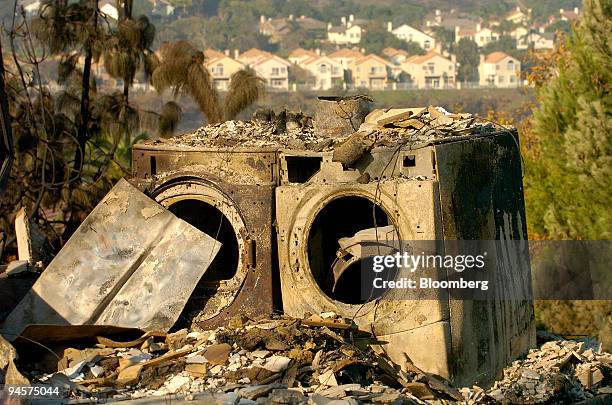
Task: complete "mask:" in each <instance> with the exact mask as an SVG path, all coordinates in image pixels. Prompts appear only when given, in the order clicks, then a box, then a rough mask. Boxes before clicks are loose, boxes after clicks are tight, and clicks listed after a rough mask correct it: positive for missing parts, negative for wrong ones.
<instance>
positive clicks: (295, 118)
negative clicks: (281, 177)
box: [153, 112, 330, 150]
mask: <svg viewBox="0 0 612 405" xmlns="http://www.w3.org/2000/svg"><path fill="white" fill-rule="evenodd" d="M153 144H156V145H157V144H159V145H162V144H165V145H175V146H182V147H214V148H233V147H259V148H265V147H276V148H278V147H284V148H292V149H307V150H322V149H323V148H324V147H326V146H328V145H329V144H330V142H325V140H324V139H323V138H322V137H317V136H316V135H315V133H314V129H313V126H312V119H311V118H310V117H307V116H303V115H302V114H301V113H287V112H283V113H281V114H279V115H278V116H274V113H273V112H268V114H267V115H266V114H263V113H259V112H256V113H255V115H254V117H253V119H252V120H250V121H226V122H223V123H219V124H212V125H206V126H203V127H201V128H198V129H197V130H195V132H193V133H191V134H184V135H180V136H176V137H173V138H168V139H159V140H156V141H153Z"/></svg>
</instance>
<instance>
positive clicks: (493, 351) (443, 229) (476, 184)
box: [276, 130, 535, 384]
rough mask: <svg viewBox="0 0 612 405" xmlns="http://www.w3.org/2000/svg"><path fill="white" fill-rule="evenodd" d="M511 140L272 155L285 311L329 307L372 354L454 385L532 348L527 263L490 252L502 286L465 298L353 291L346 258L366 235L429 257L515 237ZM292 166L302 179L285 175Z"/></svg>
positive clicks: (516, 186) (519, 229) (434, 274)
mask: <svg viewBox="0 0 612 405" xmlns="http://www.w3.org/2000/svg"><path fill="white" fill-rule="evenodd" d="M517 146H518V143H517V139H516V133H515V132H510V131H507V130H505V131H499V132H495V133H490V134H488V135H478V136H467V137H466V136H462V137H452V136H449V137H446V138H443V139H438V140H435V141H432V142H422V143H421V144H419V145H406V146H403V147H380V148H376V149H374V150H372V151H371V152H370V153H366V154H365V155H363V156H362V157H361V158H360V159H359V160H358V161H357V162H355V164H353V165H352V167H351V168H350V169H346V168H343V166H342V164H340V163H338V162H334V161H333V159H332V154H331V153H319V154H317V153H294V152H285V153H282V154H281V155H280V166H281V169H283V170H286V169H289V171H288V173H285V172H281V178H280V181H281V185H280V186H279V187H278V188H277V189H276V207H277V213H276V221H277V226H278V229H277V237H278V251H279V268H280V278H281V288H282V299H283V309H284V311H285V312H286V313H287V314H289V315H292V316H296V317H302V316H305V315H307V314H316V313H321V312H326V311H333V312H336V313H338V314H340V315H341V316H343V317H346V318H350V319H354V320H355V322H356V323H357V325H358V326H359V327H360V328H361V329H364V330H366V331H369V332H373V333H374V334H375V335H376V337H377V338H378V340H379V341H381V342H385V343H384V344H381V345H380V346H379V349H380V350H382V351H384V352H386V354H387V355H389V357H390V358H391V359H392V360H393V361H394V362H395V363H397V364H400V365H406V364H407V363H406V362H407V359H410V361H411V362H413V363H414V364H415V365H417V366H418V367H420V368H421V369H423V370H426V371H428V372H433V373H436V374H439V375H441V376H444V377H446V378H449V379H451V380H453V381H454V382H456V383H458V384H472V383H485V384H486V383H487V382H490V381H492V380H493V379H494V378H495V376H496V374H497V373H499V372H500V371H501V370H502V369H503V367H504V366H505V365H507V364H508V363H509V362H510V361H512V360H513V359H515V358H517V357H518V356H520V355H522V354H524V353H526V352H527V350H528V349H529V348H530V347H531V346H532V345H533V344H534V343H535V329H534V318H533V306H532V304H531V301H529V300H528V299H526V296H527V295H528V294H527V292H528V291H529V289H530V272H529V265H528V261H527V262H521V263H512V262H508V260H507V259H506V256H505V255H504V253H505V252H497V254H495V252H492V254H491V255H490V257H489V258H488V259H489V260H490V261H491V263H493V266H495V268H499V269H501V270H500V271H499V272H498V273H499V274H496V277H498V281H499V283H500V284H501V285H504V286H505V289H503V290H502V291H499V290H497V291H496V294H499V295H498V296H492V297H488V298H487V299H485V300H480V301H475V300H464V299H457V298H456V297H453V296H452V295H450V294H449V293H448V291H447V290H445V289H436V290H433V291H429V292H427V293H425V292H423V294H424V295H421V296H419V295H418V294H420V293H416V294H417V295H412V296H411V298H410V299H405V298H404V296H402V295H399V294H400V292H399V291H398V290H389V291H387V292H384V296H375V295H372V294H370V295H368V294H363V291H364V290H363V285H360V283H362V282H363V280H364V278H363V274H361V272H363V271H364V269H363V268H361V266H360V265H359V262H360V260H359V259H364V258H359V257H357V260H356V259H355V255H358V254H359V252H360V249H361V248H363V246H364V244H365V243H368V242H369V243H371V242H372V241H373V240H374V241H376V243H379V244H381V247H382V250H383V251H384V250H385V249H386V246H387V242H389V241H393V240H395V239H401V240H403V241H411V243H412V245H416V246H418V248H419V249H423V250H429V251H434V252H439V253H452V249H453V243H452V242H454V241H455V240H457V239H467V240H470V239H474V240H496V239H501V240H519V241H520V240H523V241H524V240H525V239H526V237H527V236H526V228H525V220H524V218H525V215H524V201H523V193H522V180H521V167H520V155H519V152H518V148H517ZM299 161H301V162H302V165H301V167H302V170H301V173H307V175H299V174H296V175H293V176H292V173H291V170H290V168H291V167H292V166H295V162H299ZM305 168H309V170H306V169H305ZM298 173H299V171H298ZM358 245H359V249H357V248H355V247H356V246H358ZM525 246H526V245H525ZM351 247H352V248H351ZM514 247H515V245H512V244H511V245H510V246H509V247H508V249H511V248H514ZM517 257H518V255H517ZM522 257H523V258H524V257H525V256H522ZM339 261H340V263H339ZM427 272H428V273H427V275H428V277H430V278H431V279H433V280H446V279H447V278H448V277H450V276H451V275H450V274H448V272H447V270H446V269H444V268H434V269H427ZM404 275H406V274H405V270H400V271H399V272H398V273H397V274H396V277H402V276H404ZM502 329H503V330H504V333H499V331H500V330H502Z"/></svg>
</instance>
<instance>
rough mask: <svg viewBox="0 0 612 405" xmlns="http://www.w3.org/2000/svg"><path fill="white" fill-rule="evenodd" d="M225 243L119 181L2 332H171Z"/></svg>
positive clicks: (46, 270) (123, 181)
mask: <svg viewBox="0 0 612 405" xmlns="http://www.w3.org/2000/svg"><path fill="white" fill-rule="evenodd" d="M220 247H221V246H220V243H219V242H217V241H216V240H214V239H213V238H212V237H210V236H208V235H206V234H204V233H202V232H200V231H198V230H197V229H195V228H194V227H193V226H191V225H189V224H188V223H186V222H184V221H182V220H180V219H178V218H177V217H176V216H174V215H172V213H171V212H169V211H168V210H165V209H164V208H163V207H162V206H160V205H159V204H157V203H156V202H155V201H152V200H151V199H150V198H148V197H146V196H145V195H144V194H142V193H141V192H139V191H138V190H136V189H135V188H134V187H132V186H131V185H129V184H128V183H127V182H126V181H125V180H120V181H119V182H118V183H117V184H116V185H115V186H114V187H113V189H112V190H111V191H110V192H109V193H108V194H107V195H106V196H105V197H104V199H102V201H101V202H100V203H99V204H98V205H97V206H96V207H95V208H94V209H93V211H92V212H91V214H90V215H89V216H88V217H87V218H86V219H85V221H83V223H82V224H81V226H80V227H79V228H78V230H77V232H76V233H75V234H74V235H73V236H72V238H70V239H69V240H68V242H67V243H66V245H65V246H64V247H63V248H62V250H61V251H60V252H59V253H58V255H57V256H56V257H55V258H54V259H53V261H52V262H51V263H50V264H49V266H48V267H47V268H46V269H45V271H44V272H43V273H42V275H41V276H40V277H39V278H38V280H37V281H36V283H35V284H34V286H33V287H32V289H31V290H30V291H29V292H28V293H27V294H26V296H25V297H24V299H23V300H22V301H21V302H20V303H19V304H18V305H17V307H16V308H15V309H14V310H13V311H12V312H11V313H10V314H9V316H8V317H7V319H6V320H5V322H4V324H3V325H2V333H7V334H8V335H9V336H10V337H11V338H12V339H14V338H15V337H16V336H17V335H19V334H20V333H21V332H22V331H23V329H24V328H25V327H26V326H27V325H36V324H54V325H85V324H97V325H114V326H122V327H137V328H141V329H144V330H168V329H170V328H171V327H172V326H173V325H174V323H175V322H176V320H177V318H178V316H179V315H180V312H181V310H182V309H183V307H184V305H185V302H186V301H187V299H188V298H189V296H190V294H191V292H192V291H193V288H194V285H195V284H196V283H197V282H198V280H199V279H200V278H201V277H202V275H203V274H204V272H205V271H206V269H207V268H208V266H209V265H210V263H211V262H212V260H213V259H214V257H215V255H216V254H217V251H218V250H219V248H220ZM177 280H180V282H176V281H177ZM49 286H53V287H52V288H49Z"/></svg>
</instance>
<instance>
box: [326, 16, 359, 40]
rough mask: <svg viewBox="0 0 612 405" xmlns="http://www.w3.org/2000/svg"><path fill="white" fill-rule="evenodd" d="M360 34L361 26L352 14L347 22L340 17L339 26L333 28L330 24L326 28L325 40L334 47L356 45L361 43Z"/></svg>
mask: <svg viewBox="0 0 612 405" xmlns="http://www.w3.org/2000/svg"><path fill="white" fill-rule="evenodd" d="M362 33H363V25H361V24H358V23H357V21H356V20H355V18H354V16H353V15H352V14H351V15H350V16H349V19H348V21H347V20H346V18H345V17H342V19H341V24H340V25H339V26H333V25H332V24H331V23H330V24H329V25H328V26H327V40H328V41H329V42H330V43H332V44H336V45H357V44H358V43H359V42H361V34H362Z"/></svg>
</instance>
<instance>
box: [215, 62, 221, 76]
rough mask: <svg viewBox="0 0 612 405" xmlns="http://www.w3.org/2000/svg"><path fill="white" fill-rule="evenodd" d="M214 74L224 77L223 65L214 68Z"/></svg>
mask: <svg viewBox="0 0 612 405" xmlns="http://www.w3.org/2000/svg"><path fill="white" fill-rule="evenodd" d="M213 74H216V75H219V76H222V75H223V65H222V64H220V63H219V64H217V66H215V67H214V68H213Z"/></svg>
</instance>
